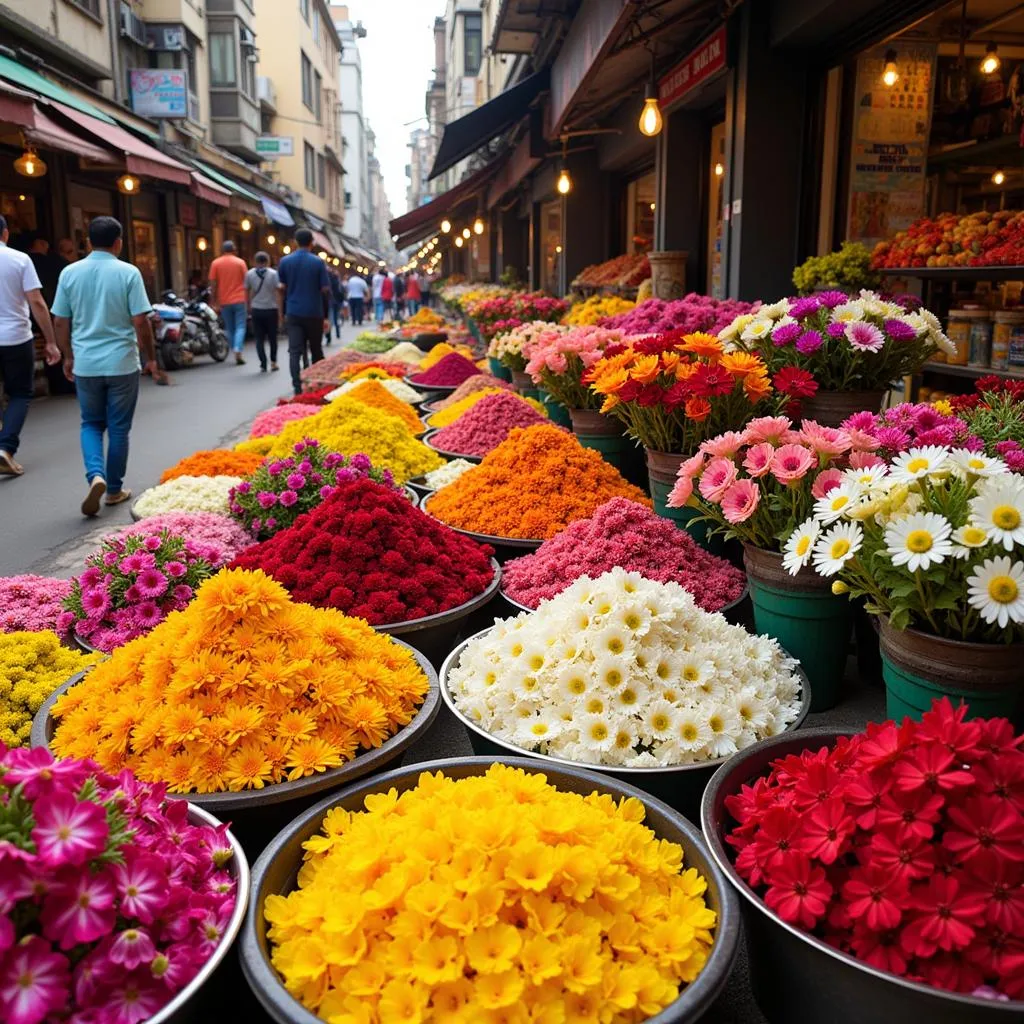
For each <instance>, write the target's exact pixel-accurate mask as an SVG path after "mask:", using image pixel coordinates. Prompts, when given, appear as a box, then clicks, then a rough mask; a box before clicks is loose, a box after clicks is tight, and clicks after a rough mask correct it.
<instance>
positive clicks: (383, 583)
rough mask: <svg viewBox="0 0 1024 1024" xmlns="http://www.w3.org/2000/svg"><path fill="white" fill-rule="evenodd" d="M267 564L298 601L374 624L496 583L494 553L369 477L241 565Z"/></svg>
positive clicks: (458, 601) (433, 610)
mask: <svg viewBox="0 0 1024 1024" xmlns="http://www.w3.org/2000/svg"><path fill="white" fill-rule="evenodd" d="M233 567H235V568H242V569H262V570H263V571H264V572H265V573H267V575H268V576H272V577H273V578H274V579H276V580H277V581H278V582H279V583H281V584H282V586H284V587H285V588H286V589H287V590H288V591H289V592H290V594H291V595H292V597H293V598H294V599H295V600H296V601H304V602H306V603H307V604H311V605H316V606H317V607H322V608H338V609H340V610H341V611H343V612H345V613H346V614H348V615H355V616H357V617H359V618H361V619H365V620H366V621H367V622H369V623H370V625H372V626H379V625H384V624H392V623H404V622H409V621H412V620H415V619H422V618H426V617H427V616H430V615H437V614H439V613H441V612H446V611H450V610H451V609H453V608H457V607H459V606H460V605H463V604H466V603H467V602H469V601H471V600H472V599H474V598H476V597H479V596H480V595H481V594H483V593H484V592H485V591H486V590H487V589H488V587H489V586H490V584H491V583H492V581H493V580H494V575H495V574H494V568H493V566H492V565H491V559H490V551H489V550H488V549H487V548H486V547H485V546H484V545H481V544H477V543H476V542H475V541H472V540H470V539H469V538H467V537H463V536H461V535H459V534H457V533H456V532H455V531H454V530H450V529H448V527H446V526H443V525H442V524H441V523H438V522H437V521H436V520H434V519H431V518H430V517H429V516H427V515H424V514H423V513H422V512H421V511H420V510H419V509H418V508H414V507H413V506H412V505H411V504H410V502H409V501H408V499H406V498H405V496H404V495H402V494H401V493H398V492H396V491H395V490H394V489H391V488H387V487H384V486H382V485H381V484H378V483H375V482H373V481H372V480H370V479H368V478H366V477H356V478H354V479H350V480H346V481H344V482H342V483H339V484H338V485H337V487H336V489H335V491H334V493H333V494H331V495H329V496H328V497H327V498H325V499H324V500H323V501H322V502H321V503H320V504H319V505H317V506H316V507H315V508H314V509H313V510H312V511H310V512H309V513H307V514H306V515H304V516H302V517H301V518H299V519H298V520H297V521H296V522H295V524H294V525H293V526H291V527H290V528H288V529H284V530H280V531H279V532H278V533H276V534H275V535H274V537H272V538H271V539H270V540H267V541H264V542H263V543H262V544H257V545H255V546H253V547H251V548H247V549H246V550H245V551H244V552H242V554H241V555H239V556H238V558H237V559H236V560H235V562H234V563H233Z"/></svg>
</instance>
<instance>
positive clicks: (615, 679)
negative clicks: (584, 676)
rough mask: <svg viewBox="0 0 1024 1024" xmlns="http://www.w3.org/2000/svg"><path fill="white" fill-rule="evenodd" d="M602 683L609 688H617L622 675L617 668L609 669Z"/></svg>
mask: <svg viewBox="0 0 1024 1024" xmlns="http://www.w3.org/2000/svg"><path fill="white" fill-rule="evenodd" d="M604 681H605V682H606V683H607V684H608V685H609V686H618V685H619V683H621V682H622V673H621V672H620V671H619V670H618V669H617V668H610V669H608V671H607V672H606V673H605V676H604Z"/></svg>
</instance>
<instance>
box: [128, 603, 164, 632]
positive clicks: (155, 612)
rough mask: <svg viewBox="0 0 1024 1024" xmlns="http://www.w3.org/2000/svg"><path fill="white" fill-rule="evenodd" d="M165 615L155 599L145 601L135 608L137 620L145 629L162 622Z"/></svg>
mask: <svg viewBox="0 0 1024 1024" xmlns="http://www.w3.org/2000/svg"><path fill="white" fill-rule="evenodd" d="M163 617H164V613H163V612H162V611H160V609H159V608H158V607H157V604H156V602H155V601H143V602H142V604H140V605H139V606H138V607H137V608H136V609H135V621H136V622H137V623H138V624H139V625H140V626H141V627H142V628H143V629H150V628H151V627H153V626H155V625H156V624H157V623H158V622H160V620H161V619H163Z"/></svg>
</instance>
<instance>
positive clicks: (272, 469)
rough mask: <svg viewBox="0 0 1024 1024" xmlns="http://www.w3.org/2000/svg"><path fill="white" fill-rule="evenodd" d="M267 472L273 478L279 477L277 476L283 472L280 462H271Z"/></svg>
mask: <svg viewBox="0 0 1024 1024" xmlns="http://www.w3.org/2000/svg"><path fill="white" fill-rule="evenodd" d="M267 472H268V473H269V474H270V475H271V476H277V474H278V473H280V472H281V463H280V462H271V463H270V464H269V465H268V466H267Z"/></svg>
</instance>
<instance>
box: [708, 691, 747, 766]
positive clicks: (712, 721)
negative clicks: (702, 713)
mask: <svg viewBox="0 0 1024 1024" xmlns="http://www.w3.org/2000/svg"><path fill="white" fill-rule="evenodd" d="M705 721H706V722H707V724H708V729H710V730H711V741H710V743H709V744H708V747H709V750H710V753H711V756H712V757H728V756H729V755H730V754H735V753H736V751H737V750H738V749H739V748H738V747H737V746H736V738H737V737H738V736H739V734H740V733H741V732H742V731H743V724H742V722H741V721H740V717H739V715H737V714H736V712H735V711H733V710H732V708H729V707H726V706H725V705H724V704H713V705H711V706H710V707H709V708H708V710H707V714H706V718H705Z"/></svg>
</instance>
